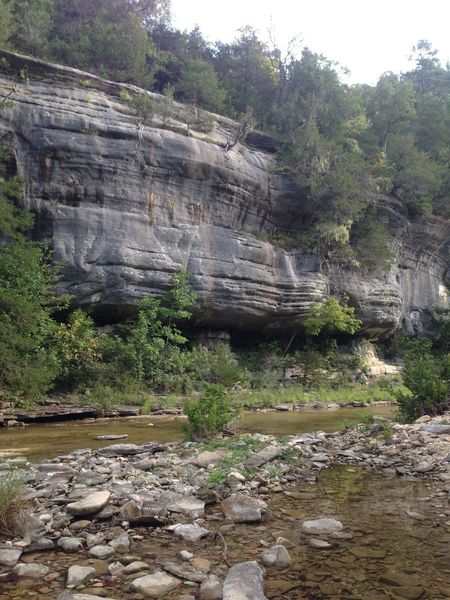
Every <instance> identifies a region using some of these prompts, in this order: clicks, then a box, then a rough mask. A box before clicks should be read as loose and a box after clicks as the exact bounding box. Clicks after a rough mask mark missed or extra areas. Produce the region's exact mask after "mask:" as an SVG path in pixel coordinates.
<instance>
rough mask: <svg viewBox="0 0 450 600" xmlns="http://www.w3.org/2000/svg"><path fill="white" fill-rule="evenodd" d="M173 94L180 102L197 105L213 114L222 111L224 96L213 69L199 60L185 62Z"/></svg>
mask: <svg viewBox="0 0 450 600" xmlns="http://www.w3.org/2000/svg"><path fill="white" fill-rule="evenodd" d="M175 93H176V95H177V97H178V98H179V99H180V100H182V101H185V102H190V103H191V104H194V105H197V104H199V105H200V106H203V107H204V108H206V109H209V110H213V111H215V112H220V111H221V110H222V109H223V104H224V98H225V94H224V92H223V90H222V89H220V86H219V80H218V79H217V75H216V72H215V71H214V67H213V66H212V65H211V64H209V63H207V62H206V61H204V60H202V59H201V58H192V59H189V60H187V61H186V63H185V64H184V66H183V71H182V73H181V77H180V80H179V81H178V83H177V84H176V87H175Z"/></svg>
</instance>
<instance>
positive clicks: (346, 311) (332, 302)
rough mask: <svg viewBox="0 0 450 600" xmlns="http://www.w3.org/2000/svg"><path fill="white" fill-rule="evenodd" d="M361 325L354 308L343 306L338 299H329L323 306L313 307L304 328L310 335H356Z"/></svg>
mask: <svg viewBox="0 0 450 600" xmlns="http://www.w3.org/2000/svg"><path fill="white" fill-rule="evenodd" d="M361 324H362V323H361V321H360V320H359V319H357V318H356V317H355V309H354V308H352V307H350V306H345V305H343V304H341V303H340V302H339V300H337V299H336V298H328V299H327V300H325V301H324V302H322V303H321V304H313V305H312V307H311V311H310V315H309V316H308V317H307V318H306V319H305V323H304V326H305V331H306V333H308V334H309V335H319V334H321V333H325V334H336V333H349V334H354V333H356V332H357V331H358V329H359V328H360V327H361Z"/></svg>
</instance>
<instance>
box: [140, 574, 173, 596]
mask: <svg viewBox="0 0 450 600" xmlns="http://www.w3.org/2000/svg"><path fill="white" fill-rule="evenodd" d="M131 585H132V587H133V589H135V590H136V591H137V592H139V593H141V594H143V595H144V596H146V597H147V598H163V597H164V594H168V593H169V592H171V591H173V590H175V589H177V588H178V587H179V586H180V585H181V581H180V580H179V579H176V578H175V577H172V576H171V575H168V574H167V573H164V571H155V572H154V573H152V574H151V575H144V576H143V577H139V578H138V579H135V580H134V581H132V582H131Z"/></svg>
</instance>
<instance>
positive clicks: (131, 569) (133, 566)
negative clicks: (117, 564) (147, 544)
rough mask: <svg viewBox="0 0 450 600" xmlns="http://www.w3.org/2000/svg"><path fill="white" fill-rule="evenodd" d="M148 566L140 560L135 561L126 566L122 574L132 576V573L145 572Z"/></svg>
mask: <svg viewBox="0 0 450 600" xmlns="http://www.w3.org/2000/svg"><path fill="white" fill-rule="evenodd" d="M149 568H150V567H149V565H148V564H147V563H145V562H143V561H141V560H135V561H133V562H131V563H130V564H129V565H127V566H126V567H125V568H124V569H123V572H124V573H125V575H132V574H133V573H139V572H140V571H145V570H147V569H149Z"/></svg>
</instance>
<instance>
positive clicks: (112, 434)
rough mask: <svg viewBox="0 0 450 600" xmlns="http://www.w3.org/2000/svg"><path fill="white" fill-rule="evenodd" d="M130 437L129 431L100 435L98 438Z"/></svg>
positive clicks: (116, 438) (121, 438)
mask: <svg viewBox="0 0 450 600" xmlns="http://www.w3.org/2000/svg"><path fill="white" fill-rule="evenodd" d="M127 437H128V433H111V434H109V435H98V436H97V437H96V438H95V439H96V440H124V439H125V438H127Z"/></svg>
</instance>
